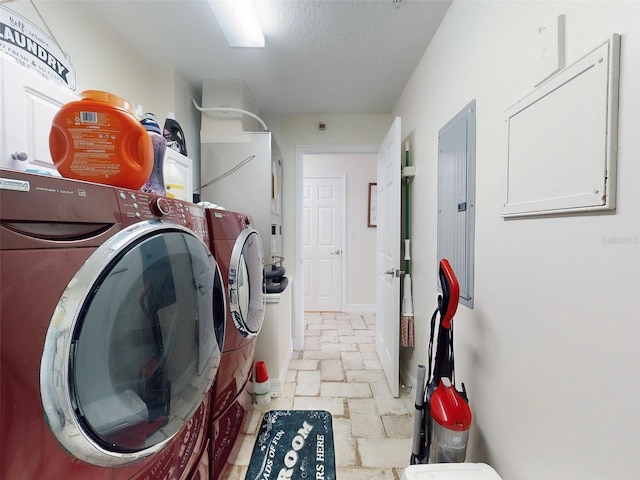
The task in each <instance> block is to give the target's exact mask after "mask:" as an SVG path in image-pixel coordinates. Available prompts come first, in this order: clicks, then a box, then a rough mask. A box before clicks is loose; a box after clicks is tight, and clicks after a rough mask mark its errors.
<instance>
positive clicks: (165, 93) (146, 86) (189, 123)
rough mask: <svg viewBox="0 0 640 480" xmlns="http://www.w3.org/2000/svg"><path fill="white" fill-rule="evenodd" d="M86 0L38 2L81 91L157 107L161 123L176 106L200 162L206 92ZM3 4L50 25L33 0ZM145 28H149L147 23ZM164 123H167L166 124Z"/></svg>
mask: <svg viewBox="0 0 640 480" xmlns="http://www.w3.org/2000/svg"><path fill="white" fill-rule="evenodd" d="M85 3H86V2H82V1H55V2H42V1H40V2H37V5H38V9H39V10H40V12H41V14H42V16H43V17H44V19H45V20H46V22H47V25H48V28H49V29H50V30H51V32H53V35H54V36H55V38H56V40H57V41H58V43H59V44H60V46H61V48H62V49H63V51H64V52H65V53H67V54H68V55H69V56H70V58H71V63H72V65H73V66H74V68H75V71H76V93H78V94H79V93H80V92H82V91H83V90H104V91H107V92H110V93H113V94H115V95H117V96H119V97H122V98H124V99H125V100H128V101H129V102H131V103H132V104H133V105H134V107H136V106H137V105H138V104H140V105H142V106H143V107H144V111H145V112H153V113H155V114H156V115H157V117H158V120H159V121H160V123H163V122H164V118H165V116H166V114H167V112H170V111H171V112H174V113H175V115H176V119H177V120H178V122H179V123H180V125H181V127H182V129H183V130H184V131H185V137H186V139H187V152H188V153H189V157H191V158H192V159H193V160H194V162H197V161H199V158H200V113H199V112H198V111H197V110H196V109H195V108H194V107H193V105H192V104H191V97H192V96H195V97H196V100H198V101H200V98H199V97H200V93H199V92H198V91H196V90H194V89H192V88H191V87H190V86H189V84H188V83H187V81H186V80H185V79H184V77H182V76H181V75H180V74H179V73H178V72H176V71H175V70H174V69H172V68H160V67H155V66H153V65H150V64H148V63H147V62H146V61H145V60H144V59H142V57H141V56H139V55H138V54H137V53H136V52H135V51H134V50H132V49H131V47H129V46H128V45H126V44H125V43H124V42H123V41H122V40H121V39H120V38H119V37H118V36H117V35H116V34H115V33H114V32H113V31H112V30H111V29H109V27H107V26H106V25H105V24H104V23H103V22H102V21H101V20H100V18H99V17H98V16H96V15H95V14H94V13H93V12H92V11H91V10H90V9H89V8H87V6H86V4H85ZM3 6H5V7H7V8H8V9H10V10H13V11H14V12H16V13H18V14H20V15H22V16H23V17H25V18H27V19H28V20H29V21H30V22H32V23H33V24H34V25H37V26H38V27H39V28H40V29H42V30H43V31H44V32H47V31H48V29H47V27H46V26H45V25H44V24H43V22H42V21H41V19H40V17H39V16H38V14H37V13H36V11H35V9H34V8H33V6H32V5H31V3H30V2H10V3H4V4H3ZM141 28H146V27H145V26H144V25H141ZM161 126H162V125H161Z"/></svg>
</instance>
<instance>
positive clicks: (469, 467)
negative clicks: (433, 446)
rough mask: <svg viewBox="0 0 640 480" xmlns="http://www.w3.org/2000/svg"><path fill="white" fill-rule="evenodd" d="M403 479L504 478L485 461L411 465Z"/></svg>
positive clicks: (479, 479)
mask: <svg viewBox="0 0 640 480" xmlns="http://www.w3.org/2000/svg"><path fill="white" fill-rule="evenodd" d="M401 480H502V478H501V477H500V475H498V473H497V472H496V471H495V470H494V469H493V468H491V467H490V466H489V465H487V464H485V463H426V464H423V465H411V466H409V467H407V468H406V469H405V471H404V472H403V473H402V478H401Z"/></svg>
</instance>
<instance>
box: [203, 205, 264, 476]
mask: <svg viewBox="0 0 640 480" xmlns="http://www.w3.org/2000/svg"><path fill="white" fill-rule="evenodd" d="M205 213H206V217H207V224H208V227H209V238H210V242H211V250H212V251H213V255H214V257H215V258H216V260H217V262H218V265H219V266H220V271H221V273H222V278H223V282H224V285H225V288H226V298H227V321H226V331H225V338H224V346H223V349H222V357H221V359H220V368H219V369H218V375H217V377H216V381H215V384H214V396H213V402H212V407H213V408H212V413H211V416H212V420H211V471H212V479H213V480H216V479H218V478H221V477H220V475H221V474H222V473H223V471H224V469H225V466H226V465H227V463H228V462H229V460H230V455H231V452H232V450H233V447H234V445H235V443H236V440H237V438H238V435H239V433H240V431H241V429H242V425H243V422H244V419H245V417H246V412H247V411H248V410H249V409H250V408H251V395H250V394H249V392H248V389H247V387H248V380H249V376H250V373H251V369H252V367H253V360H254V352H255V346H256V338H257V335H258V333H259V332H260V328H261V327H262V323H263V320H264V311H265V294H264V253H263V250H262V241H261V239H260V235H259V234H258V232H257V231H256V230H255V229H254V228H253V224H252V220H251V217H249V216H248V215H245V214H242V213H238V212H232V211H229V210H223V209H218V208H207V209H206V210H205Z"/></svg>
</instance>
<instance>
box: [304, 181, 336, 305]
mask: <svg viewBox="0 0 640 480" xmlns="http://www.w3.org/2000/svg"><path fill="white" fill-rule="evenodd" d="M302 197H303V203H302V205H303V206H302V245H303V255H302V261H303V270H304V309H305V310H307V311H335V312H339V311H341V310H342V253H343V252H342V179H341V178H305V179H304V183H303V193H302Z"/></svg>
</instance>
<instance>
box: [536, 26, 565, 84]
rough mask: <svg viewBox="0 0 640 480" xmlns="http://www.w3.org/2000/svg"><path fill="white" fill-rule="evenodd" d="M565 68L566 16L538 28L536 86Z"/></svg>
mask: <svg viewBox="0 0 640 480" xmlns="http://www.w3.org/2000/svg"><path fill="white" fill-rule="evenodd" d="M562 68H564V15H558V17H557V18H554V19H553V20H552V21H550V22H549V23H547V24H545V25H540V26H538V30H537V31H536V37H535V79H534V86H536V87H537V86H538V85H540V84H541V83H542V82H544V81H545V80H547V79H548V78H549V77H551V76H553V75H554V74H555V73H557V72H559V71H560V70H561V69H562Z"/></svg>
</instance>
